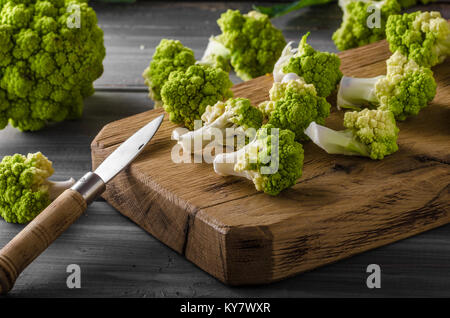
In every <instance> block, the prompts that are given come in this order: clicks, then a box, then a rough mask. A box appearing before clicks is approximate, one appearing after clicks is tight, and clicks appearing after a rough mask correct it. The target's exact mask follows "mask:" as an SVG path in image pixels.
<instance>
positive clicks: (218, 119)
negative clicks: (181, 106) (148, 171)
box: [172, 98, 263, 153]
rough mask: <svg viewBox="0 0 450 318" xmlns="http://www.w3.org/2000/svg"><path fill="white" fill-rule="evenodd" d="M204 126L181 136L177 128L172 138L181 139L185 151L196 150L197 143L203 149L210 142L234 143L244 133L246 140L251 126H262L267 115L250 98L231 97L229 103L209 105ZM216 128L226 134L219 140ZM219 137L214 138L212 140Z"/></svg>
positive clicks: (220, 143)
mask: <svg viewBox="0 0 450 318" xmlns="http://www.w3.org/2000/svg"><path fill="white" fill-rule="evenodd" d="M202 120H203V122H204V125H203V126H202V127H201V128H199V129H196V130H194V131H190V132H187V133H185V134H182V135H180V134H179V133H178V132H179V130H175V131H174V133H173V134H172V139H175V140H178V144H180V145H181V146H182V148H183V150H184V151H187V152H189V153H193V152H195V150H196V147H195V146H196V145H197V144H198V145H201V148H199V149H198V150H202V149H203V148H204V147H205V146H206V145H207V144H208V143H213V144H215V145H226V146H230V144H231V143H232V144H233V145H234V139H235V137H237V136H241V137H242V138H241V139H242V140H239V139H238V142H239V141H241V142H245V137H246V135H247V130H248V128H254V129H255V130H256V129H259V128H260V127H261V125H262V121H263V114H262V113H261V111H260V110H259V109H258V108H255V107H253V106H252V105H251V104H250V100H248V99H246V98H235V99H232V98H231V99H228V100H227V101H226V102H221V101H219V102H217V103H216V104H215V105H214V106H208V107H207V108H206V110H205V112H204V113H203V115H202ZM229 128H234V129H233V134H231V135H228V134H227V130H228V129H229ZM215 131H218V132H220V133H221V135H222V137H223V138H222V140H215V138H216V137H217V136H215ZM212 136H215V138H214V141H212V142H211V141H210V140H211V137H212Z"/></svg>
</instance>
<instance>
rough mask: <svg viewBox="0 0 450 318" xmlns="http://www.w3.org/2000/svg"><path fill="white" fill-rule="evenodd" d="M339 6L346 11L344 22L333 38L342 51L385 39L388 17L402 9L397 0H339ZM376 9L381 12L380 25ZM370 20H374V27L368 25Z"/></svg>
mask: <svg viewBox="0 0 450 318" xmlns="http://www.w3.org/2000/svg"><path fill="white" fill-rule="evenodd" d="M339 6H340V7H341V9H342V11H343V12H344V14H343V17H342V24H341V26H340V28H339V29H338V30H336V32H334V34H333V37H332V38H333V41H334V43H335V44H336V47H337V48H338V49H339V50H341V51H343V50H347V49H351V48H354V47H359V46H362V45H366V44H369V43H373V42H376V41H379V40H382V39H384V38H385V26H386V21H387V19H388V17H389V16H390V15H392V14H397V13H400V10H401V7H400V4H399V3H398V2H397V0H382V1H371V0H339ZM375 10H379V13H380V14H379V21H378V22H379V25H376V20H377V19H376V18H377V17H378V16H377V14H376V13H375V12H376V11H375ZM371 17H373V19H371ZM369 21H370V22H374V25H373V27H372V28H370V27H369V26H368V22H369Z"/></svg>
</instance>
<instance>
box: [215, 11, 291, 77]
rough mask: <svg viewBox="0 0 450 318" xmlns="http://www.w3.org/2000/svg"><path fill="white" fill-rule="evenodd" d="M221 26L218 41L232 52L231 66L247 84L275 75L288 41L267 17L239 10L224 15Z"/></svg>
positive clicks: (220, 22) (221, 18) (218, 22)
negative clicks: (274, 72) (273, 71)
mask: <svg viewBox="0 0 450 318" xmlns="http://www.w3.org/2000/svg"><path fill="white" fill-rule="evenodd" d="M217 24H218V25H219V26H220V29H221V30H222V34H220V35H219V36H217V40H218V41H219V42H220V43H222V44H223V45H224V46H225V47H226V48H227V49H228V50H230V52H231V65H232V66H233V68H234V71H235V72H236V74H237V75H238V76H239V77H240V78H241V79H243V80H245V81H246V80H249V79H252V78H255V77H258V76H261V75H264V74H267V73H271V72H272V70H273V66H274V65H275V62H276V61H277V60H278V58H279V57H280V54H281V51H282V50H283V48H284V46H285V45H286V41H285V39H284V37H283V34H282V33H281V31H280V30H278V29H277V28H275V27H274V26H273V25H272V23H271V22H270V19H269V17H268V16H267V15H265V14H262V13H259V12H256V11H251V12H249V13H247V14H244V15H243V14H241V13H240V12H239V10H228V11H226V12H224V13H222V15H221V17H220V18H219V20H217Z"/></svg>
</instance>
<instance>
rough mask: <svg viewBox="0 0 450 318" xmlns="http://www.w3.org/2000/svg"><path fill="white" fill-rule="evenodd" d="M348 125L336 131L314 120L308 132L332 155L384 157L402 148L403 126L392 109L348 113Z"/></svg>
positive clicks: (375, 158)
mask: <svg viewBox="0 0 450 318" xmlns="http://www.w3.org/2000/svg"><path fill="white" fill-rule="evenodd" d="M344 127H345V128H347V129H346V130H342V131H335V130H332V129H330V128H327V127H324V126H321V125H317V124H316V123H314V122H313V123H311V124H310V126H309V127H308V128H307V129H306V131H305V133H306V134H307V135H308V136H309V137H310V138H311V140H312V141H313V142H314V143H315V144H316V145H318V146H319V147H321V148H322V149H324V150H325V151H326V152H328V153H330V154H342V155H349V156H354V155H356V156H365V157H370V158H371V159H373V160H377V159H379V160H381V159H383V158H384V157H385V156H387V155H390V154H392V153H394V152H396V151H397V150H398V145H397V138H398V132H399V129H398V127H397V124H396V122H395V118H394V114H392V112H390V111H386V110H381V109H367V108H366V109H363V110H362V111H359V112H358V111H353V112H347V113H345V115H344Z"/></svg>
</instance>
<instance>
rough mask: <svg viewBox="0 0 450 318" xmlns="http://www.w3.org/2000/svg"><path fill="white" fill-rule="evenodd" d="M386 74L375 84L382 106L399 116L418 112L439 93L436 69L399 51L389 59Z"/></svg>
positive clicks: (400, 118) (399, 118)
mask: <svg viewBox="0 0 450 318" xmlns="http://www.w3.org/2000/svg"><path fill="white" fill-rule="evenodd" d="M386 65H387V72H386V76H385V77H382V78H381V79H379V80H378V81H377V82H376V84H375V91H376V96H377V98H378V100H379V108H380V109H382V110H389V111H391V112H392V113H393V114H394V116H395V118H396V119H398V120H405V119H406V118H407V117H408V116H412V115H417V114H418V113H419V111H420V110H421V109H422V108H424V107H426V106H427V105H428V102H430V101H431V100H432V99H433V98H434V96H435V95H436V82H435V80H434V77H433V72H432V71H431V70H430V69H429V68H426V67H421V66H419V65H418V64H417V63H416V62H414V61H413V60H408V58H407V57H405V56H404V55H403V54H401V53H400V52H399V51H396V52H395V53H394V54H393V55H392V56H391V57H390V58H389V59H388V60H387V61H386Z"/></svg>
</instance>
